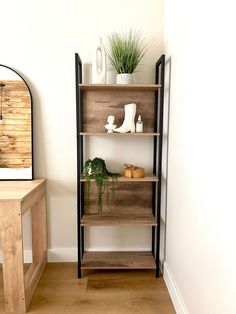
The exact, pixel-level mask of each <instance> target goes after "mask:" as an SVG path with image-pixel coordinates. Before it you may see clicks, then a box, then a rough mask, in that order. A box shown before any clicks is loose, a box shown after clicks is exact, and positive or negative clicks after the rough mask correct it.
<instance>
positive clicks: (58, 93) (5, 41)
mask: <svg viewBox="0 0 236 314" xmlns="http://www.w3.org/2000/svg"><path fill="white" fill-rule="evenodd" d="M130 27H132V28H138V29H141V30H142V31H143V32H144V34H146V36H147V39H151V40H152V45H151V48H150V49H149V51H148V53H147V55H146V57H145V59H144V61H143V63H144V64H145V67H143V68H142V70H143V71H141V72H139V73H137V81H138V82H139V83H142V82H146V83H151V82H153V79H154V71H153V69H154V68H153V65H154V63H155V61H156V60H157V58H159V56H160V54H161V53H162V48H163V1H162V0H158V1H155V0H146V1H145V6H144V3H143V2H142V1H137V0H119V1H111V0H100V1H84V0H83V1H81V0H67V1H61V0H41V1H30V0H20V1H19V0H9V1H2V3H1V19H0V28H1V50H0V63H2V64H6V65H8V66H10V67H13V68H14V69H16V70H18V71H19V72H20V73H21V74H22V75H23V76H24V78H25V79H26V81H27V82H28V83H29V85H30V87H31V89H32V93H33V99H34V132H35V133H34V134H35V136H34V150H35V173H36V177H46V178H47V179H48V181H47V192H48V231H49V248H50V249H52V250H55V249H63V250H62V255H63V254H64V253H65V252H66V250H70V249H71V250H72V251H71V252H73V254H74V255H73V254H72V255H73V256H74V257H76V250H75V248H76V246H77V243H76V239H77V234H76V232H77V231H76V137H75V134H76V123H75V74H74V53H75V52H79V53H80V56H81V59H82V60H83V62H85V63H87V62H91V59H92V53H93V48H94V43H95V42H96V40H97V38H98V37H99V36H102V37H104V36H105V35H107V34H109V33H110V32H112V31H113V30H118V31H119V30H125V29H128V28H130ZM105 119H106V117H104V121H101V123H105ZM91 141H93V139H91ZM100 141H102V140H100ZM92 143H93V142H92ZM106 144H107V145H109V142H107V143H106ZM110 144H111V143H110ZM142 144H144V142H142V140H141V141H140V143H137V145H142ZM99 145H100V142H99V144H96V143H95V142H94V147H93V148H95V149H98V148H99ZM128 145H129V144H128V143H126V148H127V147H129V146H128ZM145 145H146V146H145V147H146V148H147V149H146V153H145V152H143V153H141V154H140V150H139V154H140V159H139V160H142V163H143V165H144V166H145V165H148V164H149V162H150V158H151V153H148V152H150V151H151V142H147V143H146V144H145ZM108 147H109V146H108ZM136 149H137V148H136ZM100 153H101V154H102V155H103V157H104V158H106V157H107V158H111V157H109V156H106V154H105V153H104V149H103V150H102V151H100ZM94 154H96V155H98V154H99V150H97V152H96V153H94ZM108 154H109V151H108ZM142 154H143V155H142ZM132 156H133V154H132V152H131V153H130V162H132V161H133V160H132ZM121 162H123V160H122V159H121ZM134 162H135V160H134ZM110 165H111V167H112V162H110ZM112 170H116V169H112ZM25 220H26V221H25V224H26V231H27V230H29V219H25ZM107 232H108V231H107V230H104V229H98V230H97V231H96V230H93V231H92V232H91V233H90V234H89V235H88V238H89V241H88V242H87V245H88V246H89V248H92V247H93V248H99V247H102V248H104V249H106V248H111V249H112V248H113V249H121V248H122V246H123V245H125V240H127V239H129V241H127V248H129V247H134V248H136V249H138V248H140V249H143V248H144V249H148V248H149V246H150V241H149V238H150V237H149V235H150V230H149V229H147V228H140V230H138V229H137V231H136V232H134V230H133V232H128V231H127V230H125V232H123V229H120V230H118V229H115V230H114V231H113V232H112V231H110V236H111V237H110V238H111V239H112V236H113V235H114V242H113V241H110V242H105V239H106V238H109V237H108V236H107ZM137 233H139V238H140V239H141V240H140V241H139V240H138V241H137V240H136V239H137ZM103 235H104V236H103ZM116 237H119V238H120V241H118V242H117V241H116V240H115V239H116ZM92 240H94V241H92ZM95 240H96V241H95ZM92 243H93V244H92ZM25 244H26V248H29V247H30V238H29V236H28V235H27V232H26V236H25ZM64 248H65V250H64ZM53 252H54V251H53ZM65 254H66V253H65ZM70 256H71V255H70ZM70 258H71V257H70ZM56 259H57V257H56Z"/></svg>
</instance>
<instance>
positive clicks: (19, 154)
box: [0, 81, 32, 168]
mask: <svg viewBox="0 0 236 314" xmlns="http://www.w3.org/2000/svg"><path fill="white" fill-rule="evenodd" d="M2 82H3V83H4V84H5V87H4V89H3V92H2V101H3V124H0V162H1V163H4V165H5V166H6V167H8V168H28V167H31V166H32V160H31V157H32V147H31V99H30V94H29V91H28V88H27V86H26V85H25V83H24V82H23V81H2ZM16 148H17V149H16Z"/></svg>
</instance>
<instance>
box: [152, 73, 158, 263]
mask: <svg viewBox="0 0 236 314" xmlns="http://www.w3.org/2000/svg"><path fill="white" fill-rule="evenodd" d="M157 75H158V72H156V78H155V81H156V82H158V78H157ZM158 96H159V94H158V92H155V100H154V120H153V122H154V124H153V132H155V133H156V132H157V121H158V120H157V118H158ZM152 171H153V174H154V175H155V176H157V136H154V137H153V169H152ZM156 197H157V183H156V182H153V183H152V214H153V215H154V217H156V205H157V203H156ZM155 231H156V228H155V227H154V226H153V227H152V255H153V256H154V257H155V255H156V252H155V242H156V241H155Z"/></svg>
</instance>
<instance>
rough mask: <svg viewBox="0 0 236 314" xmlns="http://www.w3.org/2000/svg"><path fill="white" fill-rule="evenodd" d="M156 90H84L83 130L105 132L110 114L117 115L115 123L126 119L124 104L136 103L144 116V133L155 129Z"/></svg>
mask: <svg viewBox="0 0 236 314" xmlns="http://www.w3.org/2000/svg"><path fill="white" fill-rule="evenodd" d="M154 100H155V91H154V90H149V89H142V90H138V89H130V90H126V89H116V88H115V89H112V90H110V89H98V90H96V89H92V90H90V89H85V90H84V91H83V102H84V104H83V132H89V133H93V132H94V133H104V132H105V131H106V130H105V128H104V125H105V124H106V123H107V117H108V116H109V115H115V124H116V125H117V126H120V125H121V124H122V122H123V120H124V105H125V104H129V103H136V105H137V111H136V118H135V120H137V117H138V115H139V114H140V115H141V116H142V121H143V124H144V133H153V131H154V128H153V127H154V125H153V124H154V121H153V115H154Z"/></svg>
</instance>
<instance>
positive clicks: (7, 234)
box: [0, 179, 47, 313]
mask: <svg viewBox="0 0 236 314" xmlns="http://www.w3.org/2000/svg"><path fill="white" fill-rule="evenodd" d="M45 182H46V180H45V179H39V180H33V181H1V182H0V232H1V242H2V249H3V284H4V295H5V305H6V312H8V313H11V312H14V313H25V312H26V310H27V308H28V306H29V304H30V300H31V298H32V296H33V294H34V291H35V289H36V287H37V284H38V282H39V279H40V277H41V274H42V273H43V270H44V267H45V265H46V263H47V232H46V204H45V192H46V184H45ZM29 209H31V216H32V259H33V261H32V264H31V265H30V267H29V269H28V271H27V272H26V273H25V272H24V250H23V230H22V216H23V215H24V213H25V212H26V211H27V210H29Z"/></svg>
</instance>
